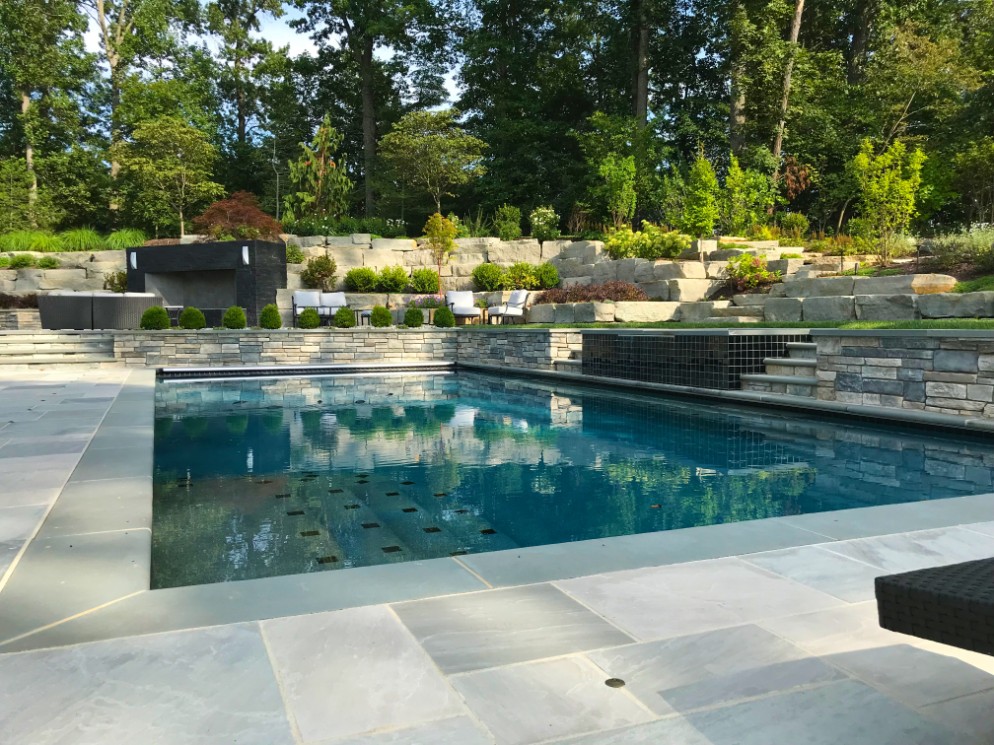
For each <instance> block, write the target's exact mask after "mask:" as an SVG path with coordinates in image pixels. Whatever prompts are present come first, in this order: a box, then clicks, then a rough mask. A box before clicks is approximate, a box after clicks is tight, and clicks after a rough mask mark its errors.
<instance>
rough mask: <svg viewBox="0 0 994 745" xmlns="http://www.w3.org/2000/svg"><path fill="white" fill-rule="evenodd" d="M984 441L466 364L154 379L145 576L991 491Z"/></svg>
mask: <svg viewBox="0 0 994 745" xmlns="http://www.w3.org/2000/svg"><path fill="white" fill-rule="evenodd" d="M992 475H994V445H992V444H991V443H989V442H985V441H982V440H979V439H971V438H966V437H959V436H956V435H951V434H949V433H946V432H941V433H934V434H930V433H928V432H923V431H916V429H913V428H896V427H888V426H880V427H874V426H869V425H864V424H855V423H852V422H848V421H841V420H828V419H813V418H809V417H804V416H800V415H793V414H781V413H767V412H764V411H760V410H757V409H754V408H745V407H735V406H728V405H726V404H721V405H718V404H712V403H704V402H701V401H698V400H691V399H683V398H667V397H660V396H655V395H639V394H634V393H629V392H623V391H616V390H609V389H602V388H594V387H585V386H575V385H560V384H559V383H557V382H550V381H547V380H541V379H529V378H515V377H496V376H491V375H484V374H477V373H464V372H460V373H458V374H428V373H418V374H414V375H411V374H394V375H385V374H376V375H355V376H329V377H315V378H299V377H297V378H254V379H238V380H235V379H227V380H224V379H221V380H210V381H206V382H186V381H160V382H159V384H158V386H157V389H156V420H155V470H154V503H153V526H152V587H153V589H155V588H162V587H174V586H180V585H191V584H205V583H213V582H224V581H231V580H240V579H250V578H255V577H267V576H275V575H286V574H296V573H302V572H314V571H327V570H337V569H345V568H349V567H358V566H369V565H373V564H384V563H391V562H401V561H412V560H417V559H430V558H438V557H448V556H457V557H458V556H460V555H464V554H469V553H479V552H486V551H499V550H503V549H514V548H519V547H526V546H538V545H546V544H551V543H562V542H567V541H578V540H585V539H591V538H604V537H609V536H617V535H629V534H634V533H644V532H650V531H660V530H670V529H675V528H687V527H694V526H700V525H711V524H715V523H723V522H733V521H740V520H752V519H758V518H765V517H775V516H782V515H793V514H801V513H807V512H819V511H825V510H835V509H843V508H851V507H861V506H869V505H879V504H888V503H898V502H910V501H919V500H927V499H941V498H944V497H954V496H964V495H968V494H981V493H985V492H990V491H991V487H992Z"/></svg>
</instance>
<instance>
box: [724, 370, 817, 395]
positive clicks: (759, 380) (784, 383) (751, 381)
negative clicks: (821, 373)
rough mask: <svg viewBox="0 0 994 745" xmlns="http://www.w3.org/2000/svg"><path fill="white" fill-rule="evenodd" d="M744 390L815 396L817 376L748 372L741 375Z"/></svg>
mask: <svg viewBox="0 0 994 745" xmlns="http://www.w3.org/2000/svg"><path fill="white" fill-rule="evenodd" d="M740 380H741V381H742V390H744V391H754V392H756V393H783V394H785V395H788V396H805V397H807V398H814V395H815V388H816V387H817V385H818V379H817V378H802V377H796V376H793V375H766V374H763V373H746V374H744V375H741V376H740Z"/></svg>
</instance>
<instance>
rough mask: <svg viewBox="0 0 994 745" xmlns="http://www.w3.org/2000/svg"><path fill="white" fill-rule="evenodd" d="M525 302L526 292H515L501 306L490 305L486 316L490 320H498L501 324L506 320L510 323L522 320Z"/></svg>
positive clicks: (526, 298) (526, 299)
mask: <svg viewBox="0 0 994 745" xmlns="http://www.w3.org/2000/svg"><path fill="white" fill-rule="evenodd" d="M527 301H528V290H515V291H514V292H512V293H511V296H510V297H509V298H508V299H507V302H506V303H504V304H503V305H491V306H490V307H489V308H487V315H488V316H489V317H490V318H499V319H500V322H501V323H504V321H505V320H506V319H508V318H510V319H511V320H512V322H513V320H514V319H515V318H520V319H522V320H524V317H525V303H526V302H527Z"/></svg>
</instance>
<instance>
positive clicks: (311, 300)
mask: <svg viewBox="0 0 994 745" xmlns="http://www.w3.org/2000/svg"><path fill="white" fill-rule="evenodd" d="M308 308H314V310H316V311H317V312H318V315H321V293H320V292H319V291H318V290H294V291H293V322H294V323H295V324H296V323H297V319H298V318H300V314H301V313H303V312H304V311H305V310H307V309H308Z"/></svg>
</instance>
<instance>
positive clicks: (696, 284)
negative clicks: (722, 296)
mask: <svg viewBox="0 0 994 745" xmlns="http://www.w3.org/2000/svg"><path fill="white" fill-rule="evenodd" d="M723 284H724V283H722V282H719V281H716V280H713V279H671V280H669V287H670V300H677V301H681V302H690V303H695V302H699V301H701V300H707V299H708V298H709V297H711V295H713V294H714V293H716V292H718V290H720V289H721V287H722V285H723Z"/></svg>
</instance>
